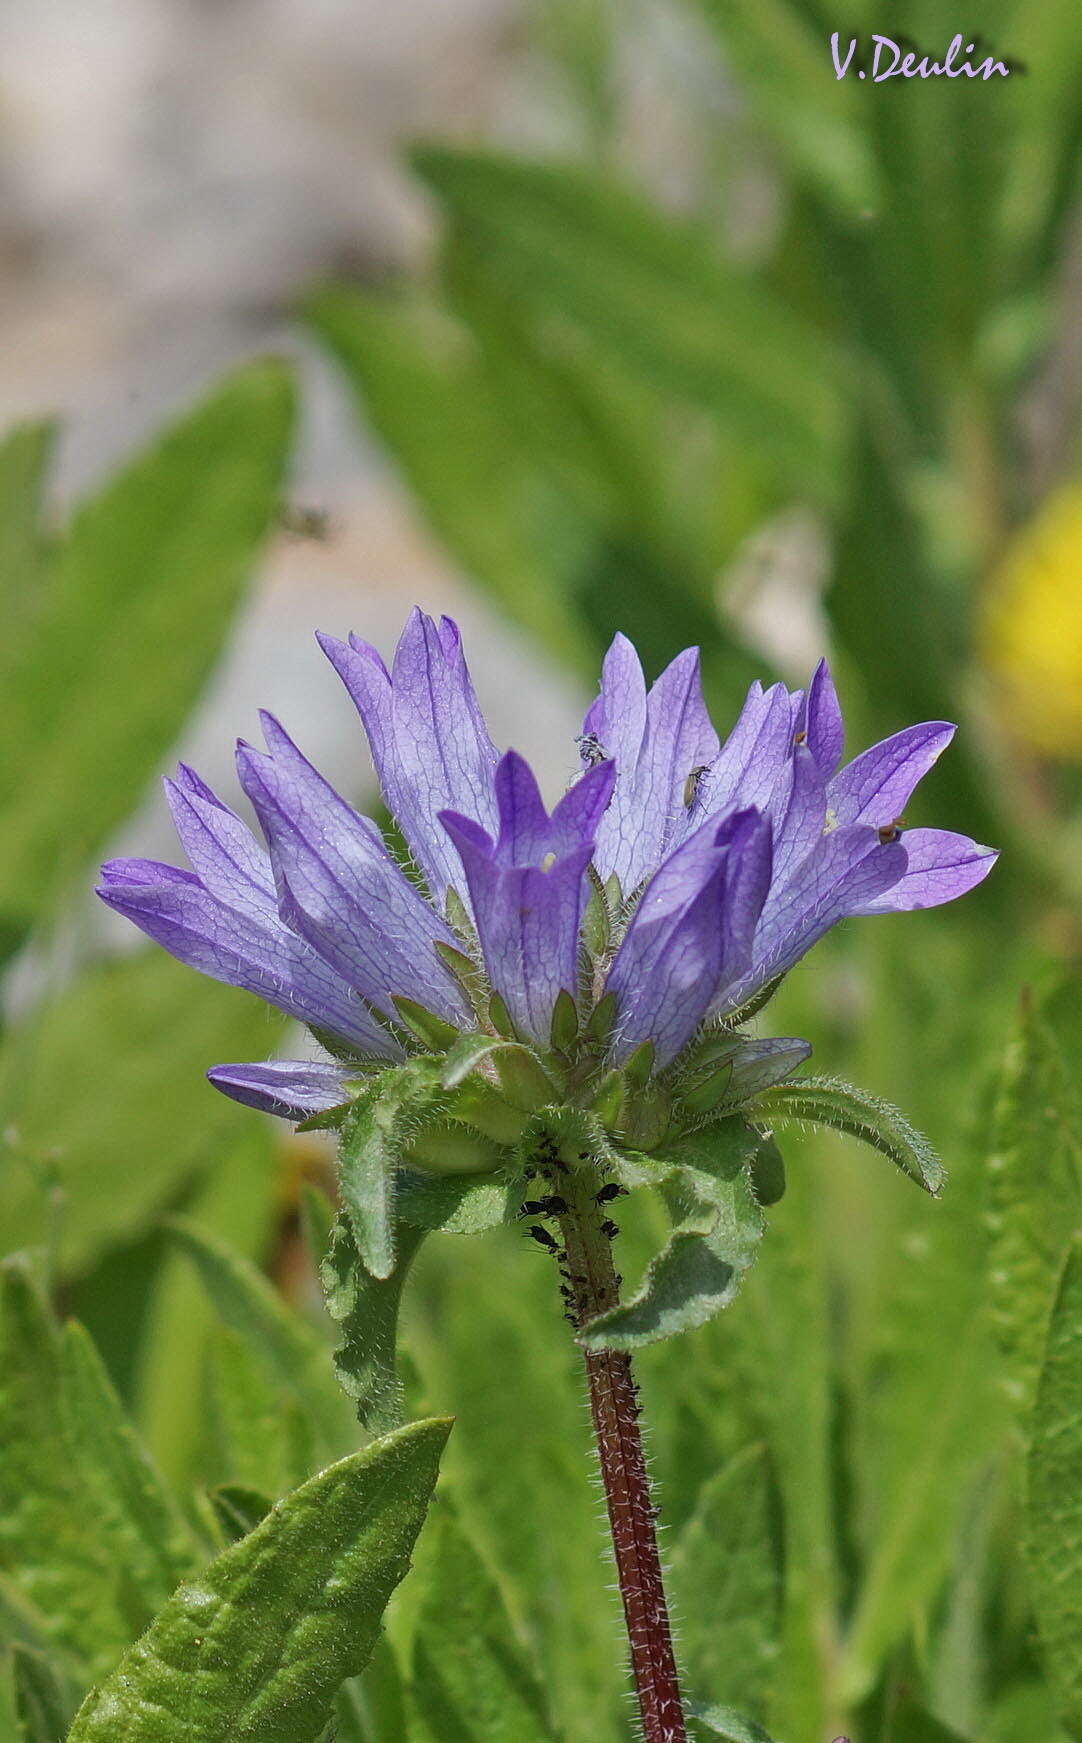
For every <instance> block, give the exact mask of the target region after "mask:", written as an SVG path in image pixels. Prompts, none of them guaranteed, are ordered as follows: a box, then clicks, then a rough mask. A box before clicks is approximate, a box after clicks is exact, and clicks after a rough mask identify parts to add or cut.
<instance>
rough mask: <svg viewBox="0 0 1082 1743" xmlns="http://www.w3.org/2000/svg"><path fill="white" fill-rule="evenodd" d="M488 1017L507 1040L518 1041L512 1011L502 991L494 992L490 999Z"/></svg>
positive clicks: (498, 1032)
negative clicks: (508, 1007)
mask: <svg viewBox="0 0 1082 1743" xmlns="http://www.w3.org/2000/svg"><path fill="white" fill-rule="evenodd" d="M488 1019H489V1022H490V1023H491V1024H492V1027H493V1028H494V1029H495V1031H496V1033H497V1034H498V1035H502V1036H503V1037H504V1039H505V1040H506V1041H517V1040H518V1036H517V1035H516V1033H515V1025H514V1023H512V1021H511V1013H510V1011H509V1010H508V1009H507V1003H506V1001H505V999H504V998H503V995H502V994H501V993H493V994H492V995H491V997H490V999H489V1001H488Z"/></svg>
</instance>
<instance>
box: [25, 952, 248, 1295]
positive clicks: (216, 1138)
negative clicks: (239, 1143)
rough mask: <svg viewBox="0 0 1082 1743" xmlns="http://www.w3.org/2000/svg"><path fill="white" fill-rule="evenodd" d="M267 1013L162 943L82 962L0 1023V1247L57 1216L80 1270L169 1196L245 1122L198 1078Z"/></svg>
mask: <svg viewBox="0 0 1082 1743" xmlns="http://www.w3.org/2000/svg"><path fill="white" fill-rule="evenodd" d="M276 1027H277V1024H276V1019H275V1018H273V1017H269V1016H268V1012H267V1010H266V1008H265V1007H264V1006H263V1005H261V1004H259V1003H257V1001H256V1000H254V999H252V998H251V997H249V995H248V994H246V993H240V992H236V991H235V990H234V989H233V988H227V987H222V986H219V985H217V984H216V983H215V982H213V981H208V980H205V979H204V978H203V977H202V976H201V975H198V974H193V973H192V971H191V969H188V968H184V967H183V966H182V965H181V964H179V963H175V962H173V961H172V960H171V959H170V958H169V957H167V956H166V954H165V952H164V951H160V950H155V951H152V952H148V953H147V954H146V955H139V956H136V957H132V958H129V959H127V960H125V961H123V962H118V963H113V964H110V965H109V966H107V967H99V968H93V969H90V970H88V971H87V972H86V973H84V974H83V975H81V976H80V977H79V978H78V979H77V980H76V981H74V982H73V983H72V984H71V985H70V986H69V987H68V988H67V989H66V990H65V991H64V992H63V993H61V994H60V996H59V997H58V998H57V999H56V1000H55V1002H54V1001H51V1000H47V1001H46V1002H45V1004H44V1005H43V1006H42V1007H41V1008H39V1010H38V1012H37V1013H36V1015H35V1016H34V1017H33V1018H31V1019H30V1020H28V1021H26V1022H24V1023H23V1024H22V1025H20V1027H19V1028H17V1029H14V1030H12V1031H10V1032H9V1034H8V1035H7V1036H6V1037H5V1045H4V1049H3V1053H2V1055H0V1109H2V1112H0V1159H2V1166H0V1226H2V1228H3V1238H4V1241H5V1243H6V1244H8V1245H10V1246H12V1247H15V1246H19V1245H31V1244H36V1243H38V1242H41V1241H42V1240H43V1239H44V1238H46V1237H47V1235H48V1234H49V1233H50V1225H55V1229H56V1233H57V1235H58V1238H59V1240H58V1245H59V1250H58V1255H57V1257H58V1262H59V1264H60V1266H61V1268H62V1269H63V1270H76V1269H79V1270H82V1269H85V1268H87V1267H89V1265H90V1264H91V1263H92V1262H93V1261H94V1260H95V1259H96V1258H97V1257H98V1256H99V1255H100V1254H101V1253H102V1252H104V1251H105V1250H106V1249H108V1248H109V1247H112V1246H114V1245H117V1244H119V1243H120V1242H121V1241H123V1240H126V1239H128V1238H130V1237H132V1236H134V1235H136V1234H137V1233H139V1232H140V1231H141V1230H143V1229H145V1228H146V1227H147V1225H148V1224H149V1223H150V1222H151V1221H152V1220H153V1219H154V1218H155V1217H157V1216H158V1215H159V1214H160V1212H161V1211H162V1209H163V1208H165V1206H167V1205H168V1204H170V1203H175V1202H176V1199H177V1197H178V1196H179V1194H180V1193H181V1191H182V1190H183V1189H184V1188H185V1187H187V1186H188V1185H189V1184H190V1183H191V1182H192V1181H194V1180H195V1179H196V1178H197V1177H198V1176H199V1175H200V1174H201V1173H202V1172H203V1171H205V1170H206V1169H208V1168H210V1167H212V1166H213V1165H214V1164H215V1163H216V1162H217V1161H218V1159H219V1158H220V1157H221V1155H222V1153H223V1151H224V1150H226V1149H229V1148H231V1147H232V1144H233V1142H234V1134H236V1133H237V1132H238V1131H240V1130H241V1128H242V1123H243V1120H244V1118H245V1116H244V1115H243V1114H241V1113H240V1112H239V1110H238V1109H236V1108H235V1107H232V1106H230V1104H229V1103H228V1102H227V1101H226V1099H225V1097H224V1096H220V1095H218V1094H216V1092H215V1091H214V1090H212V1089H211V1088H210V1087H209V1085H208V1084H207V1082H206V1080H205V1073H206V1070H207V1067H208V1066H210V1065H213V1064H215V1063H216V1062H217V1061H219V1060H221V1059H249V1058H257V1057H260V1056H261V1055H262V1054H263V1053H265V1052H266V1050H267V1047H268V1045H271V1046H273V1041H274V1035H275V1033H276Z"/></svg>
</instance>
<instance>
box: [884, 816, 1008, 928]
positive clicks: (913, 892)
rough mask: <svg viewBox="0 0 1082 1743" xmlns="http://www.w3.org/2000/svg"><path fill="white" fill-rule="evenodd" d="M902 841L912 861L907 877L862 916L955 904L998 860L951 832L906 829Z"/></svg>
mask: <svg viewBox="0 0 1082 1743" xmlns="http://www.w3.org/2000/svg"><path fill="white" fill-rule="evenodd" d="M900 840H901V844H902V846H903V847H904V848H905V851H906V855H907V858H908V861H909V863H908V865H907V867H906V870H905V874H904V876H903V877H901V878H899V879H898V882H897V883H896V884H892V885H891V887H890V889H889V890H887V891H885V893H884V894H883V895H881V896H876V897H873V898H871V900H869V901H868V902H866V903H865V905H864V906H863V907H862V908H861V909H860V910H859V912H860V913H862V914H900V913H903V912H904V911H906V910H908V909H911V908H937V907H939V905H940V904H941V903H942V902H953V901H954V900H955V898H956V897H957V896H964V895H965V894H966V892H967V890H971V889H973V888H974V886H975V885H977V884H979V883H981V882H982V881H983V880H984V879H985V878H986V877H987V876H988V873H989V872H990V871H991V869H992V867H993V866H994V865H995V863H996V860H997V859H998V858H999V854H998V853H997V852H996V850H995V848H993V847H982V846H981V844H980V842H977V841H971V840H970V839H969V837H968V835H954V834H952V833H951V831H950V830H948V829H906V830H904V831H903V833H902V835H901V837H900ZM853 912H854V913H856V912H858V910H856V909H854V910H853Z"/></svg>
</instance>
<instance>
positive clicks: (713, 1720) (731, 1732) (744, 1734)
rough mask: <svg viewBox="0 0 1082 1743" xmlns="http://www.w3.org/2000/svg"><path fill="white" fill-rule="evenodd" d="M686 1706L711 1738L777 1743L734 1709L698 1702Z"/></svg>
mask: <svg viewBox="0 0 1082 1743" xmlns="http://www.w3.org/2000/svg"><path fill="white" fill-rule="evenodd" d="M686 1704H687V1709H688V1712H689V1713H690V1714H691V1716H692V1718H693V1719H694V1720H695V1723H696V1724H697V1725H700V1726H702V1728H703V1730H705V1731H708V1732H709V1733H710V1735H711V1737H725V1738H726V1739H727V1740H728V1743H776V1740H775V1739H774V1738H773V1737H768V1736H767V1733H766V1732H765V1731H764V1730H763V1727H762V1726H761V1725H757V1724H756V1723H755V1720H754V1719H749V1718H746V1717H745V1715H744V1714H743V1713H737V1712H734V1711H733V1709H732V1707H715V1706H709V1707H704V1706H700V1705H699V1703H698V1701H688V1702H687V1703H686Z"/></svg>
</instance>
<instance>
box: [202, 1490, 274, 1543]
mask: <svg viewBox="0 0 1082 1743" xmlns="http://www.w3.org/2000/svg"><path fill="white" fill-rule="evenodd" d="M207 1499H208V1501H209V1502H210V1504H211V1507H212V1508H213V1509H214V1517H215V1519H216V1520H217V1522H218V1525H219V1527H220V1529H221V1533H222V1536H223V1537H224V1539H225V1541H226V1543H239V1542H240V1540H241V1538H242V1537H247V1536H248V1535H249V1533H250V1532H253V1531H254V1530H255V1528H256V1526H257V1525H259V1524H261V1523H262V1521H263V1520H264V1519H265V1518H266V1517H267V1514H268V1513H269V1512H270V1510H271V1508H272V1506H273V1505H274V1503H273V1501H272V1500H271V1497H270V1496H269V1495H264V1494H262V1493H261V1492H260V1491H259V1490H258V1489H250V1488H248V1487H246V1485H244V1484H243V1483H222V1484H221V1485H220V1487H218V1488H217V1489H211V1491H210V1493H209V1495H208V1496H207Z"/></svg>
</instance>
